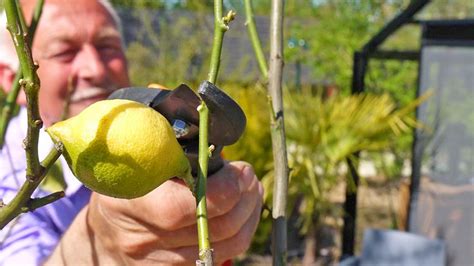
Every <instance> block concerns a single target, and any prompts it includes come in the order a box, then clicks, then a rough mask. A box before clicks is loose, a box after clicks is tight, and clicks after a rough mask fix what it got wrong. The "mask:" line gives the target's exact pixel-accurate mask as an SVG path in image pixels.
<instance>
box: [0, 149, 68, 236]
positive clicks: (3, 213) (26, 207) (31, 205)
mask: <svg viewBox="0 0 474 266" xmlns="http://www.w3.org/2000/svg"><path fill="white" fill-rule="evenodd" d="M61 152H62V144H61V143H59V144H56V145H55V148H54V149H52V150H51V151H50V152H49V154H48V155H47V156H46V158H45V159H44V160H43V161H42V162H41V165H40V166H41V168H40V169H41V171H40V174H39V175H38V176H36V178H34V179H32V180H27V181H26V182H25V183H23V185H22V187H21V188H20V190H19V191H18V193H17V194H16V195H15V197H14V198H13V200H12V201H11V202H10V203H9V204H8V205H5V206H3V207H2V208H0V230H1V229H3V227H5V225H7V224H8V223H9V222H10V221H11V220H13V219H14V218H15V217H17V216H18V215H20V214H21V213H24V212H28V211H33V210H35V209H36V208H39V207H41V206H44V205H46V204H49V203H51V202H53V201H56V200H58V199H60V198H61V197H63V196H64V192H62V191H60V192H55V193H53V194H51V195H48V196H46V197H44V198H39V199H32V198H31V195H33V192H34V191H35V190H36V188H37V187H38V185H39V184H40V183H41V181H42V180H43V178H44V177H45V176H46V173H47V172H48V170H49V169H50V168H51V166H52V165H53V164H54V162H55V161H56V160H57V159H58V158H59V156H60V155H61Z"/></svg>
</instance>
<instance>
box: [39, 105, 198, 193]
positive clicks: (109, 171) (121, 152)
mask: <svg viewBox="0 0 474 266" xmlns="http://www.w3.org/2000/svg"><path fill="white" fill-rule="evenodd" d="M46 131H47V132H48V133H49V135H50V136H51V138H52V139H53V141H54V142H58V141H60V142H62V143H63V145H64V151H63V154H64V157H65V158H66V160H67V162H68V164H69V167H70V168H71V170H72V172H73V173H74V175H75V176H76V177H77V178H78V179H79V180H80V181H81V182H82V183H83V184H84V185H86V186H87V187H89V188H90V189H92V190H94V191H96V192H98V193H101V194H104V195H107V196H112V197H117V198H136V197H140V196H143V195H145V194H147V193H148V192H150V191H152V190H153V189H155V188H156V187H158V186H159V185H161V184H162V183H163V182H165V181H166V180H168V179H170V178H172V177H175V176H178V177H182V178H185V179H188V181H189V178H190V171H191V167H190V164H189V161H188V159H187V158H186V156H185V154H184V152H183V150H182V148H181V146H180V145H179V143H178V141H177V140H176V137H175V135H174V133H173V129H172V128H171V126H170V124H169V123H168V121H167V120H166V118H164V117H163V116H162V115H161V114H160V113H158V112H156V111H155V110H153V109H151V108H149V107H147V106H145V105H142V104H140V103H137V102H133V101H129V100H104V101H99V102H96V103H94V104H92V105H91V106H89V107H88V108H86V109H85V110H84V111H82V112H81V113H80V114H79V115H77V116H75V117H72V118H70V119H67V120H65V121H62V122H59V123H56V124H54V125H53V126H51V127H49V128H48V129H46Z"/></svg>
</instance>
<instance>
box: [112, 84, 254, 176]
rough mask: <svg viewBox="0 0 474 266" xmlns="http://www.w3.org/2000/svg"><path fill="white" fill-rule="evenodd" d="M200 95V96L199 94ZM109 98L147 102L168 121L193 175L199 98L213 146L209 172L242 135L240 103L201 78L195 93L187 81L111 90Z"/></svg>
mask: <svg viewBox="0 0 474 266" xmlns="http://www.w3.org/2000/svg"><path fill="white" fill-rule="evenodd" d="M198 95H199V96H198ZM108 99H127V100H132V101H136V102H139V103H142V104H144V105H147V106H149V107H151V108H153V109H154V110H156V111H157V112H159V113H160V114H162V115H163V116H164V117H165V118H166V119H167V120H168V121H169V123H170V124H171V126H172V128H173V130H174V132H175V136H176V139H177V140H178V142H179V143H180V144H181V147H182V148H183V150H184V153H185V154H186V156H187V157H188V159H189V162H190V163H191V167H192V174H193V175H194V176H196V175H197V169H198V147H199V139H198V133H199V113H198V111H197V107H198V106H199V105H200V103H201V99H202V100H203V101H204V102H205V103H206V105H207V106H208V108H209V133H208V140H209V145H214V150H213V152H212V156H211V157H210V158H209V165H208V173H209V174H210V175H211V174H213V173H215V172H216V171H217V170H219V169H220V168H222V166H223V164H224V161H223V159H222V157H221V151H222V149H223V148H224V146H227V145H231V144H233V143H235V142H236V141H237V140H238V139H239V138H240V136H241V135H242V133H243V131H244V129H245V125H246V121H247V119H246V117H245V114H244V112H243V111H242V109H241V108H240V106H239V105H238V104H237V103H236V102H235V101H234V100H233V99H232V98H231V97H229V96H228V95H227V94H225V93H224V92H223V91H222V90H220V89H219V88H218V87H217V86H215V85H214V84H212V83H210V82H208V81H204V82H202V83H201V84H200V86H199V89H198V91H197V94H196V93H195V92H194V91H193V90H192V89H191V88H189V87H188V86H187V85H186V84H181V85H179V86H178V87H177V88H175V89H174V90H166V89H154V88H143V87H129V88H123V89H119V90H117V91H115V92H113V93H112V94H111V95H110V96H109V97H108Z"/></svg>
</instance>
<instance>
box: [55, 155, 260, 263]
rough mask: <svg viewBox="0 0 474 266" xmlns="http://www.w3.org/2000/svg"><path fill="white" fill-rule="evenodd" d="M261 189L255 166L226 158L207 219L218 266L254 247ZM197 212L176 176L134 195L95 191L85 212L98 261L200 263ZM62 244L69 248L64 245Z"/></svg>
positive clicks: (212, 181)
mask: <svg viewBox="0 0 474 266" xmlns="http://www.w3.org/2000/svg"><path fill="white" fill-rule="evenodd" d="M262 194H263V188H262V185H261V184H260V182H259V181H258V180H257V178H256V176H255V174H254V172H253V169H252V167H251V166H250V165H248V164H246V163H243V162H232V163H226V164H225V165H224V167H223V168H222V169H221V170H219V171H218V172H217V173H215V174H214V175H213V176H212V177H210V178H209V179H208V185H207V207H208V216H209V217H208V218H209V221H208V222H209V232H210V238H211V246H212V248H213V249H214V261H215V262H216V265H219V263H221V262H223V261H225V260H228V259H230V258H233V257H235V256H237V255H239V254H241V253H243V252H245V251H246V250H247V248H248V247H249V245H250V242H251V239H252V237H253V234H254V232H255V230H256V227H257V224H258V221H259V218H260V210H261V206H262ZM195 212H196V199H195V198H194V196H193V195H192V194H191V191H189V189H188V188H187V187H186V186H185V185H184V183H183V182H182V181H180V180H175V179H173V180H170V181H167V182H165V183H164V184H162V185H161V186H160V187H158V188H157V189H155V190H154V191H152V192H151V193H149V194H147V195H146V196H144V197H141V198H138V199H133V200H122V199H115V198H110V197H106V196H102V195H99V194H93V195H92V198H91V201H90V203H89V205H88V211H87V212H86V213H85V214H82V217H84V218H83V219H84V220H85V222H86V223H87V226H86V230H87V233H88V236H89V239H90V242H91V252H92V254H93V256H92V259H93V262H98V263H100V264H102V263H101V262H104V263H107V262H115V263H118V264H132V265H133V264H140V265H141V264H160V265H161V264H173V265H192V264H195V261H196V259H198V257H197V256H198V246H197V241H198V240H197V227H196V214H195ZM79 219H80V218H79ZM75 223H76V222H75ZM61 247H62V248H63V249H65V247H64V244H62V245H61ZM64 257H66V258H67V257H68V256H63V258H64ZM76 262H77V260H76Z"/></svg>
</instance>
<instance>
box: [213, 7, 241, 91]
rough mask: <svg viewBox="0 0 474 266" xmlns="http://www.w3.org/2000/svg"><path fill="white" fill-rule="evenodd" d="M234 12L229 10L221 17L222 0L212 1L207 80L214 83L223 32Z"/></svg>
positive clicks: (227, 27)
mask: <svg viewBox="0 0 474 266" xmlns="http://www.w3.org/2000/svg"><path fill="white" fill-rule="evenodd" d="M235 15H236V14H235V12H234V11H232V10H231V11H229V12H228V13H227V15H226V16H225V17H222V0H215V1H214V40H213V43H212V52H211V66H210V70H209V76H208V81H209V82H211V83H213V84H215V83H216V80H217V74H218V72H219V66H220V63H221V52H222V41H223V40H224V33H225V32H226V31H227V30H228V29H229V23H230V22H231V21H232V20H234V18H235Z"/></svg>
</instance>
